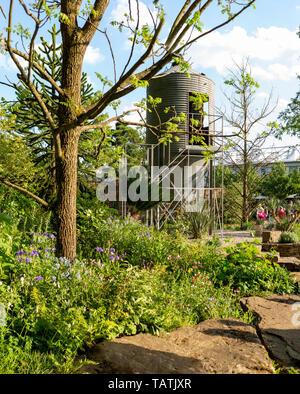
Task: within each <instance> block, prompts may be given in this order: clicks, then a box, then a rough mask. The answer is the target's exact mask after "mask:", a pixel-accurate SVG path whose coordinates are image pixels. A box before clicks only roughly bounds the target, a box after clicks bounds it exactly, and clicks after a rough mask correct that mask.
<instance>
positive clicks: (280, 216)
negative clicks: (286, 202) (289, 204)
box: [277, 207, 285, 219]
mask: <svg viewBox="0 0 300 394" xmlns="http://www.w3.org/2000/svg"><path fill="white" fill-rule="evenodd" d="M277 214H278V217H279V219H283V218H285V209H284V208H283V207H279V209H278V213H277Z"/></svg>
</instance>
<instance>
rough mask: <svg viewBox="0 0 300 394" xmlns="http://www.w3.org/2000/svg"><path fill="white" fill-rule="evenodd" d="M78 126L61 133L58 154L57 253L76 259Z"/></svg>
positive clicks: (60, 255) (59, 255)
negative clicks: (59, 151) (59, 152)
mask: <svg viewBox="0 0 300 394" xmlns="http://www.w3.org/2000/svg"><path fill="white" fill-rule="evenodd" d="M79 135H80V131H79V129H78V128H75V129H71V130H68V131H65V132H64V133H62V135H61V138H60V140H61V154H60V155H58V154H57V155H56V182H57V205H56V219H57V240H56V248H57V250H56V255H57V256H58V257H66V258H68V259H69V260H74V259H75V257H76V197H77V160H78V141H79Z"/></svg>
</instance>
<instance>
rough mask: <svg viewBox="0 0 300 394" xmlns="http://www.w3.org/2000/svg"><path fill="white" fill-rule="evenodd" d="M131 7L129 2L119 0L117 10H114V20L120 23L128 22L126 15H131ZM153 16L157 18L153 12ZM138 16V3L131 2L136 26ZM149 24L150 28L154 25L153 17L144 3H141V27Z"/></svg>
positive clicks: (112, 14)
mask: <svg viewBox="0 0 300 394" xmlns="http://www.w3.org/2000/svg"><path fill="white" fill-rule="evenodd" d="M129 12H130V10H129V6H128V0H118V5H117V6H116V8H114V9H113V10H112V13H111V16H112V19H113V20H116V21H118V22H121V21H126V19H125V17H124V14H127V15H129ZM151 12H152V14H153V17H154V18H155V17H156V12H155V11H153V10H152V11H151ZM137 15H138V9H137V3H136V2H135V1H132V2H131V16H132V18H133V20H134V22H132V24H133V25H135V24H136V22H137V19H138V18H137ZM146 24H148V25H149V26H152V25H153V21H152V17H151V14H150V12H149V10H148V7H147V6H146V5H145V4H144V3H143V2H142V1H139V25H140V26H143V25H146Z"/></svg>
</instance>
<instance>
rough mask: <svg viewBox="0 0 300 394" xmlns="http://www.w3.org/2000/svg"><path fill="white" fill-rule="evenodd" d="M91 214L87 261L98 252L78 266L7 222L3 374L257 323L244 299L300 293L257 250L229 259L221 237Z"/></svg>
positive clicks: (68, 365) (2, 232) (84, 224)
mask: <svg viewBox="0 0 300 394" xmlns="http://www.w3.org/2000/svg"><path fill="white" fill-rule="evenodd" d="M88 210H89V208H88V207H83V208H82V211H81V213H82V216H81V217H80V233H79V237H80V239H81V240H82V242H83V241H84V240H85V242H86V244H83V243H82V244H81V245H80V248H81V249H80V250H81V252H82V255H83V256H84V253H85V251H86V250H87V251H88V250H89V253H88V252H87V254H88V256H87V258H83V257H80V258H78V259H77V260H75V261H74V262H72V263H70V262H69V261H68V260H67V259H64V258H60V259H58V258H56V257H55V235H54V234H53V233H47V232H44V233H39V232H33V233H31V234H26V235H25V238H24V234H23V233H22V232H18V231H19V230H18V228H17V227H16V228H14V227H13V224H12V223H11V222H9V221H8V222H5V220H3V221H2V224H1V226H0V240H2V241H0V242H2V243H0V248H2V249H0V250H3V255H5V256H6V257H5V258H2V259H1V260H0V302H1V303H2V304H3V305H5V308H6V312H7V316H6V325H5V327H0V334H1V335H0V356H2V355H3V357H4V358H5V359H3V361H2V369H1V367H0V372H1V371H4V373H8V372H12V373H23V372H25V373H32V372H33V371H34V370H36V371H37V372H40V373H47V372H48V371H56V372H57V371H72V370H73V369H72V368H73V367H72V362H71V360H74V357H75V356H76V355H77V354H78V351H84V350H85V349H86V347H89V346H91V345H93V344H94V343H96V342H97V341H99V340H102V339H112V338H114V337H118V336H120V335H124V334H125V335H132V334H135V333H138V332H148V333H152V334H159V333H161V332H164V331H170V330H173V329H175V328H178V327H181V326H184V325H194V324H197V323H199V322H200V321H202V320H205V319H208V318H217V317H219V318H227V317H236V318H240V319H243V320H245V321H247V322H251V321H252V316H251V314H245V313H244V312H243V311H242V309H241V307H240V305H239V298H240V297H241V296H244V295H251V294H260V293H261V292H263V291H270V292H278V293H284V292H285V293H291V292H293V291H295V287H293V284H292V282H291V280H290V276H289V273H288V272H287V271H286V270H285V269H283V268H280V267H279V266H277V265H276V264H272V263H270V261H268V259H267V258H262V257H261V256H259V253H258V251H257V248H255V246H254V245H248V244H246V243H242V244H239V245H237V246H236V247H228V248H226V253H227V255H225V254H220V252H218V249H217V248H219V246H220V240H219V239H218V238H217V237H215V238H213V239H212V240H211V241H209V242H206V244H203V243H201V241H195V242H193V243H190V242H188V241H187V240H186V238H185V237H184V236H180V234H176V233H174V234H172V235H170V234H167V233H166V232H163V231H161V232H158V231H155V230H154V229H150V228H149V227H146V226H144V225H143V224H141V223H140V222H137V221H134V220H132V219H130V220H129V219H128V220H122V219H120V218H116V219H114V218H113V217H112V213H113V211H111V209H110V208H106V207H101V206H100V205H99V206H98V207H97V210H90V216H88V215H86V213H89V211H88ZM98 219H99V220H98ZM88 223H90V227H89V226H88ZM6 226H8V227H6ZM89 229H91V231H90V233H89ZM5 354H6V356H5ZM30 355H32V358H30ZM18 360H21V361H23V363H22V362H20V361H18ZM10 364H11V367H9V365H10Z"/></svg>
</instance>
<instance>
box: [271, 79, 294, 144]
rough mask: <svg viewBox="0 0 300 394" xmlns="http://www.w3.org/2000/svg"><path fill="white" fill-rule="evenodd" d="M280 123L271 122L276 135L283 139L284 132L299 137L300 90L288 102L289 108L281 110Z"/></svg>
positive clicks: (272, 130)
mask: <svg viewBox="0 0 300 394" xmlns="http://www.w3.org/2000/svg"><path fill="white" fill-rule="evenodd" d="M298 80H299V81H300V76H299V75H298ZM278 119H279V124H278V123H277V122H271V123H269V126H270V127H271V132H272V133H273V134H275V136H276V137H278V138H279V139H282V137H283V136H284V134H288V135H294V136H298V137H299V130H300V91H298V92H297V94H296V97H294V98H293V99H292V100H291V102H290V103H289V104H288V106H287V108H286V109H285V110H284V111H282V112H280V114H279V116H278Z"/></svg>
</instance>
